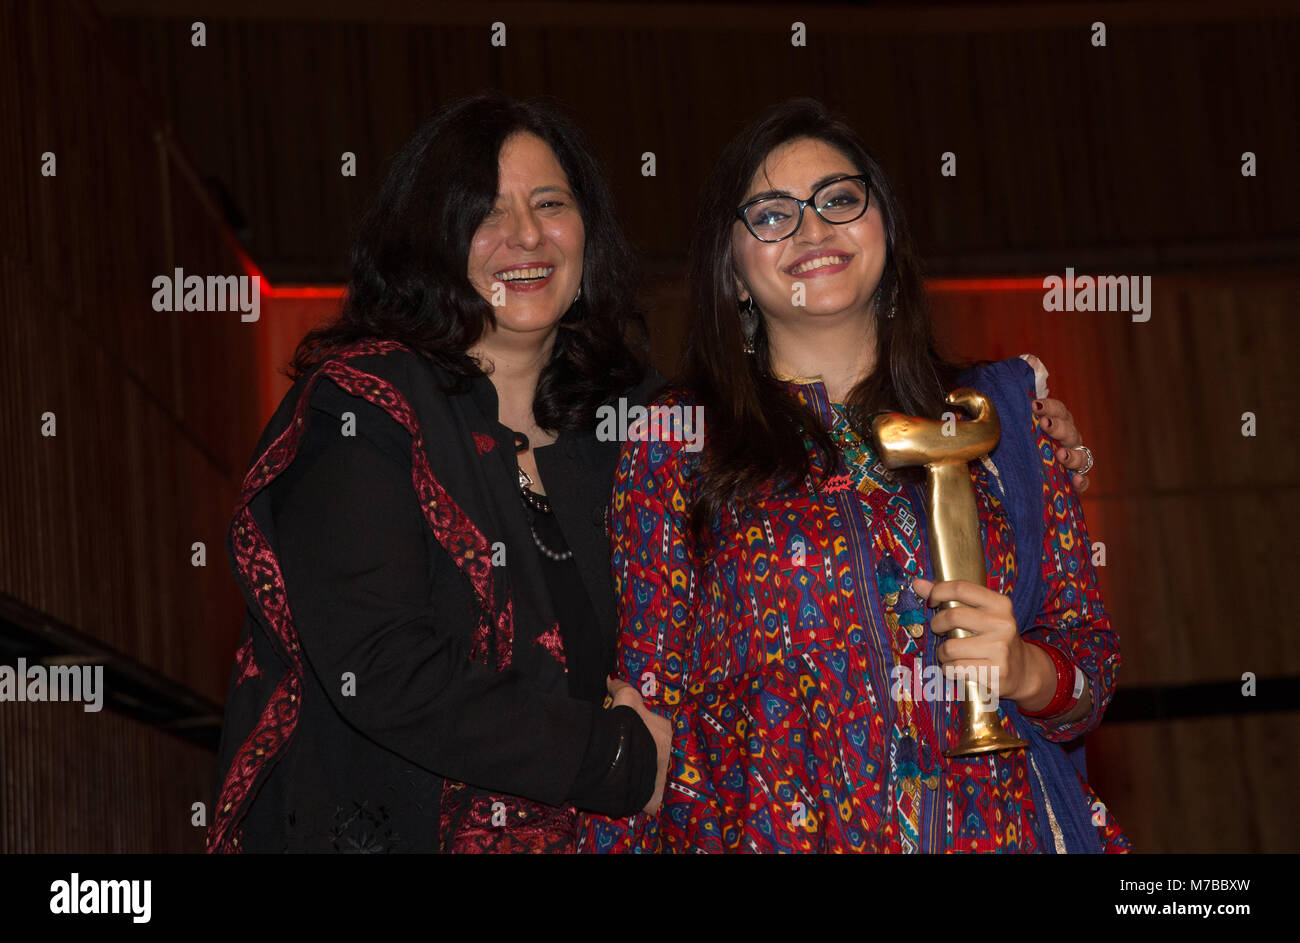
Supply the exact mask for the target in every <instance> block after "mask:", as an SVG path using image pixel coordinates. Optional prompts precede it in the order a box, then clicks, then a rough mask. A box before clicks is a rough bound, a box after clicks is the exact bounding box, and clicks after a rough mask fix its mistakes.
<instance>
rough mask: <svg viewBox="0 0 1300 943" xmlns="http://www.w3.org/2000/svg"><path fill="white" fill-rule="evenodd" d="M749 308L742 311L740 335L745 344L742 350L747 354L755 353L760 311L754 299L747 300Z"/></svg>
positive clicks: (751, 297)
mask: <svg viewBox="0 0 1300 943" xmlns="http://www.w3.org/2000/svg"><path fill="white" fill-rule="evenodd" d="M746 301H747V302H748V306H747V307H744V308H741V309H740V333H741V335H742V336H743V337H744V339H745V340H744V343H743V344H742V345H741V347H740V349H741V350H743V351H744V352H745V353H747V354H752V353H753V352H754V337H755V335H757V334H758V310H757V309H756V308H755V307H754V297H753V295H751V296H750V297H749V298H747V299H746Z"/></svg>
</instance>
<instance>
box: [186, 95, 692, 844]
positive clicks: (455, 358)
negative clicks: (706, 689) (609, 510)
mask: <svg viewBox="0 0 1300 943" xmlns="http://www.w3.org/2000/svg"><path fill="white" fill-rule="evenodd" d="M634 270H635V268H634V266H633V264H632V255H631V252H630V250H629V247H628V243H627V242H626V240H625V239H624V237H623V235H622V232H621V231H620V229H619V226H618V224H617V222H616V221H615V219H614V215H613V211H612V209H611V201H610V198H609V194H608V192H607V188H606V185H605V183H604V179H603V177H602V175H601V173H600V170H599V168H598V166H597V164H596V162H595V161H594V159H593V158H592V156H591V154H590V151H589V149H588V148H587V147H586V145H585V144H584V143H583V138H582V135H581V134H580V133H579V132H578V130H577V129H576V128H575V127H574V125H573V124H572V123H571V122H570V121H569V120H568V119H567V118H565V117H564V116H563V115H562V114H561V113H560V112H559V111H558V110H556V109H555V108H554V107H553V106H551V105H548V104H544V103H540V102H516V101H511V100H508V99H505V98H502V97H499V96H494V95H488V96H480V97H476V98H472V99H467V100H463V101H459V102H456V103H454V104H452V105H449V106H447V107H446V108H444V109H442V110H441V111H440V112H439V113H438V114H437V115H435V116H434V117H433V118H432V119H431V120H430V121H429V122H428V123H427V124H426V125H425V126H424V127H423V128H421V129H420V131H419V132H418V133H417V134H416V135H415V137H414V138H413V139H412V140H411V141H410V142H409V143H408V144H407V145H406V147H405V148H404V149H403V150H402V152H401V153H400V154H399V155H398V157H397V159H396V161H395V164H394V166H393V168H392V170H391V172H390V173H389V175H388V177H387V179H386V180H385V182H384V184H383V187H382V190H381V191H380V193H379V197H378V200H377V201H376V203H375V205H374V207H373V209H372V210H371V211H370V212H369V214H368V215H367V216H366V218H365V220H364V222H363V223H362V226H361V230H360V233H359V235H358V236H357V239H356V243H355V248H354V250H353V257H352V273H351V278H350V281H349V284H348V293H347V301H346V304H345V308H344V310H343V313H342V315H341V317H340V319H339V320H338V322H337V323H335V324H333V325H331V326H329V327H327V328H325V329H322V330H319V331H316V332H314V333H312V334H311V335H309V336H308V337H307V338H306V339H305V340H304V341H303V343H302V345H301V346H300V347H299V349H298V352H297V357H296V359H295V361H294V370H295V378H296V382H295V384H294V386H293V389H292V390H291V391H290V392H289V393H288V394H287V395H286V397H285V398H284V401H283V402H282V403H281V405H280V407H279V409H278V410H277V411H276V414H275V416H274V418H273V419H272V420H271V422H270V424H269V425H268V427H267V429H266V432H265V433H264V435H263V437H262V440H261V442H260V443H259V445H258V447H257V451H256V453H255V455H256V458H255V459H254V461H253V464H252V467H251V469H250V471H249V473H248V476H247V478H246V479H245V482H244V487H243V491H242V494H241V497H240V502H239V505H238V507H237V509H236V516H235V519H234V522H233V524H232V526H231V532H230V546H231V555H232V560H233V564H234V568H235V572H236V576H237V578H238V580H239V583H240V586H241V588H242V589H243V591H244V594H245V596H246V599H247V602H248V606H249V608H248V618H247V619H246V622H245V626H244V631H243V634H242V637H241V643H240V647H239V651H238V655H237V663H236V666H235V671H234V675H233V677H232V681H231V687H230V693H229V697H228V701H227V710H226V723H225V727H224V731H223V739H222V746H221V752H220V766H219V777H220V778H219V782H218V789H219V799H218V801H217V804H216V813H215V816H214V820H213V822H212V824H211V826H210V832H209V837H208V845H209V849H210V850H213V851H239V850H255V851H363V852H365V851H440V850H441V851H567V850H571V849H572V848H573V845H574V840H575V836H576V812H575V807H577V808H582V809H587V810H592V811H597V812H605V813H610V814H628V813H631V812H634V811H637V810H640V809H643V808H647V809H653V808H655V807H656V806H657V804H658V801H659V798H658V797H659V795H660V794H661V791H662V787H663V778H664V773H665V770H666V758H667V742H668V726H667V724H666V722H664V721H663V720H661V719H660V718H659V717H658V716H657V715H654V714H651V713H649V712H648V711H646V710H645V708H644V707H643V705H642V703H641V698H640V696H639V694H638V693H637V692H636V690H635V689H633V688H631V687H629V686H627V685H626V684H621V683H617V682H611V683H610V685H609V693H611V694H612V695H613V708H612V709H609V710H605V709H602V701H603V700H604V698H605V696H606V693H607V685H606V673H607V671H608V670H609V667H610V665H611V664H612V662H613V645H614V624H613V619H614V606H613V597H612V593H611V588H610V583H609V568H608V564H609V558H608V548H607V544H606V539H605V528H604V511H605V505H606V501H605V499H606V496H607V495H608V494H609V490H610V487H611V482H612V474H613V467H614V463H615V460H616V458H617V450H618V445H617V443H613V442H600V441H597V439H596V437H595V435H594V430H595V427H596V422H595V417H596V411H597V409H598V408H599V407H600V406H601V405H602V404H606V403H609V402H611V401H613V400H615V399H616V398H618V397H627V398H628V399H629V401H632V402H638V403H639V402H643V401H644V399H645V398H646V396H647V395H648V393H649V392H650V390H651V387H652V386H653V385H654V384H655V383H656V377H654V376H653V375H652V374H651V373H650V372H649V371H647V368H646V365H645V361H644V357H643V355H642V353H640V351H643V350H644V343H643V340H644V338H643V334H642V326H641V324H640V318H639V316H638V315H637V313H636V310H635V307H634V306H633V304H632V299H633V298H634V296H635V289H636V286H635V284H634V283H633V280H632V273H633V272H634Z"/></svg>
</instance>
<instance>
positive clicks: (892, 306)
mask: <svg viewBox="0 0 1300 943" xmlns="http://www.w3.org/2000/svg"><path fill="white" fill-rule="evenodd" d="M874 294H875V298H876V312H877V314H876V316H877V317H879V316H880V315H879V312H880V286H879V285H877V286H876V290H875V292H874ZM897 313H898V286H897V285H895V286H894V288H893V290H892V291H891V292H890V293H889V310H888V311H887V312H885V318H886V319H888V320H891V321H892V320H893V318H894V315H895V314H897Z"/></svg>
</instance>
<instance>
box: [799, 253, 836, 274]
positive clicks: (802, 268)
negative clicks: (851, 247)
mask: <svg viewBox="0 0 1300 943" xmlns="http://www.w3.org/2000/svg"><path fill="white" fill-rule="evenodd" d="M848 260H849V257H848V256H846V255H823V256H821V257H819V258H816V259H809V260H808V261H807V262H804V263H802V264H801V265H797V266H795V267H794V268H792V269H791V270H790V274H791V275H802V274H803V273H804V272H811V271H812V270H813V269H819V268H825V267H826V266H828V265H839V264H840V263H841V262H847V261H848Z"/></svg>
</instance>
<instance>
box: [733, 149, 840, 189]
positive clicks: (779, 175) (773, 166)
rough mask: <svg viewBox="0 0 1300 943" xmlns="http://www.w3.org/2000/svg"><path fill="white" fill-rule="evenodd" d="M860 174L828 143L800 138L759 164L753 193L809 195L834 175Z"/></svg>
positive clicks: (753, 181) (769, 154) (771, 153)
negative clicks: (808, 192) (823, 179)
mask: <svg viewBox="0 0 1300 943" xmlns="http://www.w3.org/2000/svg"><path fill="white" fill-rule="evenodd" d="M837 173H843V174H856V173H858V169H857V168H856V167H854V166H853V162H852V161H851V160H849V159H848V158H847V157H845V156H844V155H843V154H842V153H840V151H839V150H838V149H837V148H835V147H833V146H832V145H830V144H828V143H826V142H825V141H821V140H818V139H816V138H796V139H795V140H793V141H787V142H786V143H784V144H781V145H779V146H777V147H775V148H773V149H772V150H771V151H770V152H769V153H768V155H767V157H765V158H764V159H763V162H762V163H761V164H759V166H758V170H757V171H755V172H754V177H753V179H752V180H751V181H750V184H749V192H750V193H751V194H752V193H762V192H765V191H767V190H784V191H786V192H788V193H801V194H806V193H807V191H808V190H809V189H810V188H811V186H812V185H813V183H815V182H816V181H818V180H821V179H822V178H823V177H826V176H828V175H830V174H837Z"/></svg>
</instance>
